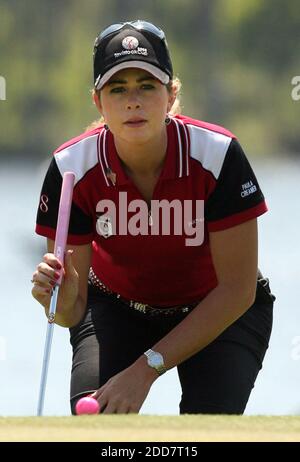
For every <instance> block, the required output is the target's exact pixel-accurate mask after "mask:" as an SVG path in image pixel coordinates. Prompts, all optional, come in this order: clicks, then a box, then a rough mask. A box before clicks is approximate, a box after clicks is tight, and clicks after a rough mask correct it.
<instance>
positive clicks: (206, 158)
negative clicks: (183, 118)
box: [187, 124, 232, 179]
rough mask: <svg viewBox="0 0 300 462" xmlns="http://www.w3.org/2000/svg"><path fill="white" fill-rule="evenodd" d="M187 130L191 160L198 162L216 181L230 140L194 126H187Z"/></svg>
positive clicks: (225, 136) (222, 135) (227, 137)
mask: <svg viewBox="0 0 300 462" xmlns="http://www.w3.org/2000/svg"><path fill="white" fill-rule="evenodd" d="M187 128H188V131H189V136H190V155H191V157H192V159H195V160H197V161H198V162H200V164H201V165H202V166H203V168H205V170H208V171H209V172H211V173H212V174H213V176H214V177H215V178H216V179H217V178H218V177H219V175H220V172H221V169H222V166H223V163H224V159H225V156H226V153H227V150H228V147H229V145H230V143H231V140H232V138H231V137H230V136H227V135H224V134H222V133H217V132H215V131H211V130H208V129H206V128H202V127H198V126H196V125H191V124H187Z"/></svg>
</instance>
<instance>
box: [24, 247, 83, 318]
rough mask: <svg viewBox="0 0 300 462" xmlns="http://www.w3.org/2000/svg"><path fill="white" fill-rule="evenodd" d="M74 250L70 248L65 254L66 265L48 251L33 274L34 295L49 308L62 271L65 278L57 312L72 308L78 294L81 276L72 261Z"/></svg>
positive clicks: (60, 291) (60, 290) (61, 287)
mask: <svg viewBox="0 0 300 462" xmlns="http://www.w3.org/2000/svg"><path fill="white" fill-rule="evenodd" d="M72 254H73V250H68V251H67V252H66V254H65V261H64V267H62V264H61V262H60V261H59V260H58V258H56V257H55V255H54V254H53V253H46V254H45V255H44V257H43V261H42V262H41V263H39V265H38V266H37V268H36V271H35V272H34V273H33V275H32V282H33V284H34V285H33V288H32V291H31V293H32V295H33V297H34V298H35V299H36V300H37V301H38V302H39V303H41V305H43V306H44V308H46V310H48V309H49V304H50V298H51V291H52V289H53V287H54V286H55V284H56V282H57V280H58V279H59V275H60V273H61V272H62V273H63V278H62V282H61V286H60V289H59V295H58V301H57V313H63V312H65V311H69V310H71V309H72V308H73V307H74V305H75V302H76V299H77V296H78V287H79V276H78V273H77V271H76V269H75V267H74V265H73V262H72Z"/></svg>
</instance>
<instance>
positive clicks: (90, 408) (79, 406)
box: [75, 396, 100, 415]
mask: <svg viewBox="0 0 300 462" xmlns="http://www.w3.org/2000/svg"><path fill="white" fill-rule="evenodd" d="M75 411H76V414H77V415H82V414H99V411H100V406H99V403H98V401H97V400H96V399H95V398H91V397H90V396H85V397H84V398H81V399H80V400H79V401H77V403H76V406H75Z"/></svg>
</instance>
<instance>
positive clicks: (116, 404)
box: [90, 364, 156, 414]
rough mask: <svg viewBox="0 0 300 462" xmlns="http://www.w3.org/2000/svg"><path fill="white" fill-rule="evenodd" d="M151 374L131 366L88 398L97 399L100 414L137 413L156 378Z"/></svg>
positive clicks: (134, 365)
mask: <svg viewBox="0 0 300 462" xmlns="http://www.w3.org/2000/svg"><path fill="white" fill-rule="evenodd" d="M148 369H149V368H148ZM147 372H148V371H147ZM151 374H152V375H150V376H149V374H147V373H146V374H145V371H144V370H143V368H142V370H141V369H140V368H139V367H137V366H136V364H133V365H132V366H130V367H128V368H127V369H124V370H123V371H121V372H119V373H118V374H116V375H114V376H113V377H111V378H110V379H109V380H108V381H107V382H106V383H105V384H104V385H103V386H102V387H101V388H99V389H98V390H97V391H95V393H93V394H92V395H90V396H91V397H92V398H95V399H97V401H98V403H99V405H100V412H101V414H128V413H138V412H139V410H140V408H141V407H142V405H143V402H144V401H145V399H146V397H147V395H148V393H149V390H150V388H151V385H152V383H153V382H154V380H155V378H156V377H155V374H156V371H154V375H153V372H152V371H151Z"/></svg>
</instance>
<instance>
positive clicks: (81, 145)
mask: <svg viewBox="0 0 300 462" xmlns="http://www.w3.org/2000/svg"><path fill="white" fill-rule="evenodd" d="M97 139H98V134H95V135H92V136H89V137H87V138H83V139H81V140H80V141H78V142H77V143H74V144H71V145H69V146H68V147H66V148H64V149H62V150H61V151H57V152H55V153H54V157H55V160H56V163H57V167H58V169H59V171H60V174H61V175H62V176H63V174H64V173H65V172H67V171H72V172H74V173H75V177H76V178H75V184H77V183H78V182H79V181H80V180H81V178H83V177H84V175H85V174H86V173H87V172H88V171H89V170H90V169H92V168H93V167H94V166H95V165H96V164H97V162H98V159H97Z"/></svg>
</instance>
